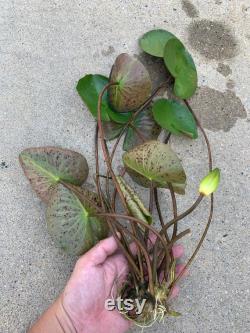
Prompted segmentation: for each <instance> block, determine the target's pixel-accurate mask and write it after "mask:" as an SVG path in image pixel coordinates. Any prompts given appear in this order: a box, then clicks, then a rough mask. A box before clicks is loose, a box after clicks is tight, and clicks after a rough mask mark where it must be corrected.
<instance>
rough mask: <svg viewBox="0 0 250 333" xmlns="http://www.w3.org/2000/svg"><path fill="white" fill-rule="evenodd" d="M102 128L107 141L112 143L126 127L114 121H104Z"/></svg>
mask: <svg viewBox="0 0 250 333" xmlns="http://www.w3.org/2000/svg"><path fill="white" fill-rule="evenodd" d="M102 127H103V131H104V138H105V140H107V141H112V140H114V139H115V138H117V137H118V136H119V135H120V133H121V131H122V129H123V127H124V125H122V124H118V123H115V122H113V121H103V122H102Z"/></svg>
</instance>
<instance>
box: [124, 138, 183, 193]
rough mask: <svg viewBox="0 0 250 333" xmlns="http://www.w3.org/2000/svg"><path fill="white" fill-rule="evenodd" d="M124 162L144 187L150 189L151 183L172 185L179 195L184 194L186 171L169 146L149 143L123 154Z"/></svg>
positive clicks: (161, 185)
mask: <svg viewBox="0 0 250 333" xmlns="http://www.w3.org/2000/svg"><path fill="white" fill-rule="evenodd" d="M123 162H124V164H125V166H126V168H127V171H128V173H129V174H130V175H131V177H132V178H133V179H134V180H135V181H136V182H138V183H139V184H140V185H143V186H144V187H150V185H151V183H153V185H154V186H157V187H168V184H169V183H171V184H172V186H173V188H174V190H175V191H176V192H177V193H183V191H184V189H185V183H186V175H185V171H184V169H183V167H182V165H181V161H180V159H179V158H178V156H177V155H176V154H175V152H174V151H173V150H172V149H171V148H170V146H169V145H167V144H164V143H161V142H159V141H148V142H146V143H144V144H142V145H140V146H137V147H135V148H134V149H132V150H130V151H129V152H126V153H125V154H123ZM137 179H138V180H137Z"/></svg>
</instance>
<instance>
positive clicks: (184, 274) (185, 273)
mask: <svg viewBox="0 0 250 333" xmlns="http://www.w3.org/2000/svg"><path fill="white" fill-rule="evenodd" d="M185 267H186V265H185V264H177V265H176V267H175V272H176V275H177V276H179V275H180V274H181V277H187V276H188V275H189V270H188V269H187V268H186V269H185Z"/></svg>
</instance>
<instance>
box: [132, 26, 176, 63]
mask: <svg viewBox="0 0 250 333" xmlns="http://www.w3.org/2000/svg"><path fill="white" fill-rule="evenodd" d="M173 37H175V36H174V35H173V34H172V33H171V32H169V31H166V30H163V29H156V30H151V31H148V32H147V33H145V34H144V35H143V36H142V37H141V38H140V39H139V45H140V48H141V49H142V50H143V51H144V52H146V53H148V54H150V55H152V56H155V57H161V58H163V56H164V48H165V45H166V44H167V42H168V40H169V39H170V38H173Z"/></svg>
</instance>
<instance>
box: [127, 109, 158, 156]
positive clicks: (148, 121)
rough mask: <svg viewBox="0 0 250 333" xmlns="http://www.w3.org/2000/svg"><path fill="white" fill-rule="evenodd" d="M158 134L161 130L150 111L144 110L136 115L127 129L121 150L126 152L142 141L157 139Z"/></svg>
mask: <svg viewBox="0 0 250 333" xmlns="http://www.w3.org/2000/svg"><path fill="white" fill-rule="evenodd" d="M160 132H161V128H160V126H158V125H157V124H156V122H155V121H154V118H153V114H152V109H151V108H148V109H145V110H143V111H142V112H140V113H139V114H138V116H137V117H136V118H135V119H134V120H133V122H132V123H131V126H130V127H129V128H128V130H127V134H126V137H125V139H124V143H123V150H126V151H128V150H130V149H132V148H134V147H135V146H138V145H139V144H141V143H143V142H144V141H147V140H153V139H157V138H158V136H159V134H160Z"/></svg>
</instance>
